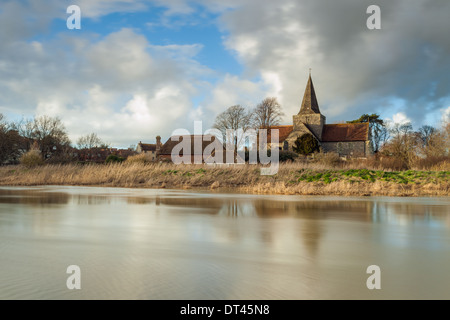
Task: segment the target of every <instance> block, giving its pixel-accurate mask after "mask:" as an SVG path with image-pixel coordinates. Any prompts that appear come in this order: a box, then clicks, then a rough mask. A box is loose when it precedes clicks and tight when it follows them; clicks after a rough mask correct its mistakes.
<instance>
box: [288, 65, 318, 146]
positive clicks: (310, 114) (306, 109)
mask: <svg viewBox="0 0 450 320" xmlns="http://www.w3.org/2000/svg"><path fill="white" fill-rule="evenodd" d="M293 118H294V119H293V120H294V121H293V123H294V128H293V129H294V130H293V131H294V132H295V131H302V128H303V125H305V126H306V127H307V128H308V129H309V130H310V131H311V132H312V133H313V134H314V135H315V136H316V138H317V139H318V140H319V141H321V140H322V131H323V126H324V125H325V121H326V118H325V116H324V115H322V114H321V113H320V109H319V103H318V102H317V98H316V92H315V90H314V84H313V82H312V79H311V72H310V74H309V78H308V83H307V84H306V89H305V94H304V95H303V101H302V106H301V107H300V112H299V113H298V114H297V115H294V116H293Z"/></svg>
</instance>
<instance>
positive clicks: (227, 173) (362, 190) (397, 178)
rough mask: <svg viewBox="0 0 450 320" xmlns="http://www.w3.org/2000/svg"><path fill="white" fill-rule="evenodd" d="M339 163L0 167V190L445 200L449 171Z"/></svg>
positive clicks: (135, 163)
mask: <svg viewBox="0 0 450 320" xmlns="http://www.w3.org/2000/svg"><path fill="white" fill-rule="evenodd" d="M360 166H361V167H359V166H357V165H356V164H355V163H350V162H348V163H339V164H338V165H337V166H334V167H330V166H329V165H326V164H324V163H320V162H316V163H299V162H295V163H286V164H280V167H279V171H278V173H277V174H276V175H273V176H262V175H261V174H260V167H259V166H256V165H235V166H209V165H174V164H169V163H147V164H145V163H144V164H142V163H141V162H140V161H131V162H124V163H113V164H108V165H101V164H89V165H46V166H40V167H35V168H27V167H24V166H15V167H11V166H9V167H0V185H9V186H17V185H20V186H31V185H78V186H109V187H133V188H202V189H216V190H217V189H219V190H220V189H222V190H223V189H232V190H234V191H240V192H250V193H271V194H304V195H388V196H431V195H433V196H447V195H448V194H449V187H450V183H449V181H450V171H448V170H447V171H413V170H409V171H393V170H390V171H387V170H377V168H367V165H364V164H360Z"/></svg>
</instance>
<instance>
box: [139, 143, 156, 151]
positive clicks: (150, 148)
mask: <svg viewBox="0 0 450 320" xmlns="http://www.w3.org/2000/svg"><path fill="white" fill-rule="evenodd" d="M140 146H141V149H142V151H156V144H150V143H140Z"/></svg>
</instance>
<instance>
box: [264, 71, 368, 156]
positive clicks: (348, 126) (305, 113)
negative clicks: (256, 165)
mask: <svg viewBox="0 0 450 320" xmlns="http://www.w3.org/2000/svg"><path fill="white" fill-rule="evenodd" d="M273 129H278V130H279V145H278V147H279V149H280V150H286V151H287V150H289V151H293V146H295V141H296V140H297V139H298V138H300V137H301V136H303V135H304V134H310V135H312V136H313V137H314V138H315V139H316V140H317V142H318V143H319V146H320V148H321V149H322V150H323V152H335V153H337V154H339V156H340V157H357V158H365V157H367V156H369V155H370V154H372V147H371V143H370V136H369V135H370V132H369V123H345V124H326V117H325V116H324V115H323V114H321V113H320V109H319V104H318V102H317V98H316V92H315V90H314V85H313V82H312V79H311V74H310V75H309V78H308V83H307V84H306V89H305V93H304V95H303V101H302V105H301V107H300V112H299V113H298V114H296V115H294V116H293V125H287V126H271V127H270V128H269V129H268V141H270V135H271V130H273ZM271 147H272V148H273V147H274V146H271Z"/></svg>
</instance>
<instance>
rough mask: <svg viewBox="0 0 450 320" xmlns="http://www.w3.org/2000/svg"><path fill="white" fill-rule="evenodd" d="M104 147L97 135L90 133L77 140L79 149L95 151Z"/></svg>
mask: <svg viewBox="0 0 450 320" xmlns="http://www.w3.org/2000/svg"><path fill="white" fill-rule="evenodd" d="M102 145H104V143H103V141H102V140H101V139H100V138H99V137H98V136H97V134H96V133H90V134H87V135H85V136H82V137H80V138H79V139H78V140H77V146H78V149H93V148H99V147H100V146H102Z"/></svg>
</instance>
